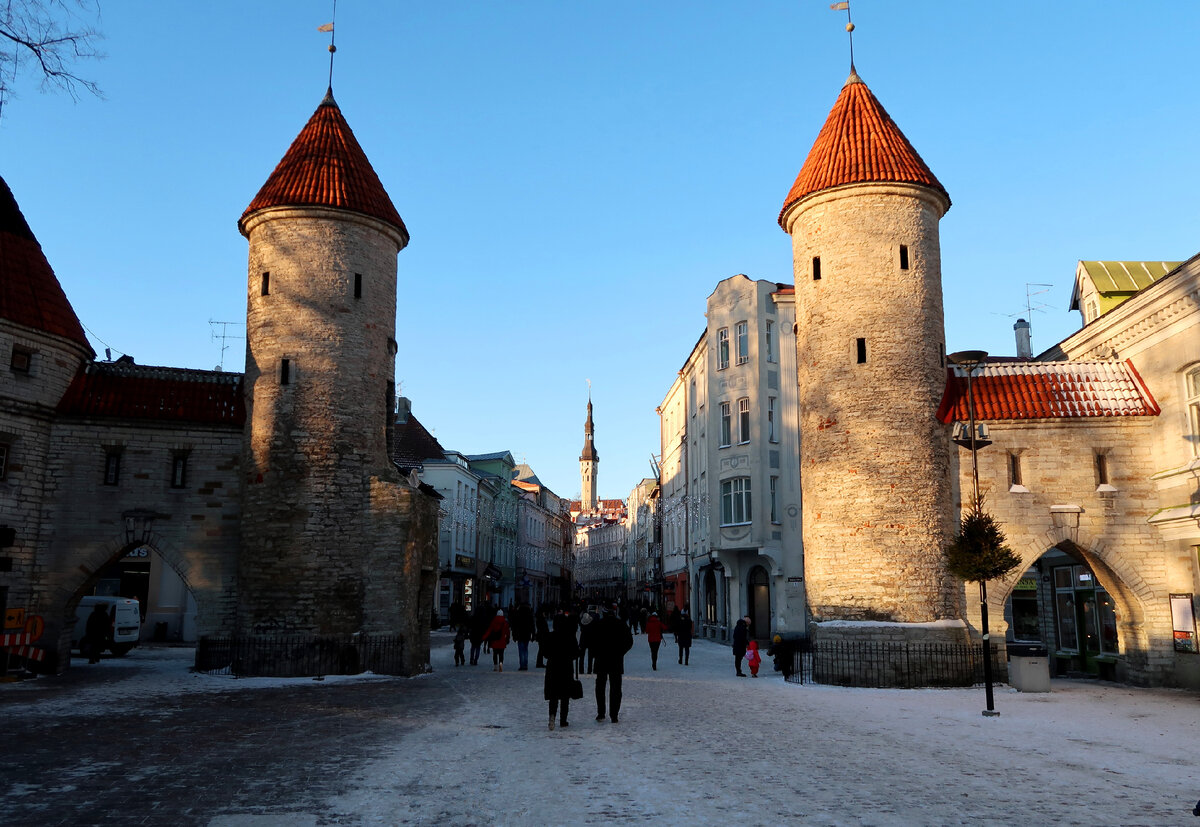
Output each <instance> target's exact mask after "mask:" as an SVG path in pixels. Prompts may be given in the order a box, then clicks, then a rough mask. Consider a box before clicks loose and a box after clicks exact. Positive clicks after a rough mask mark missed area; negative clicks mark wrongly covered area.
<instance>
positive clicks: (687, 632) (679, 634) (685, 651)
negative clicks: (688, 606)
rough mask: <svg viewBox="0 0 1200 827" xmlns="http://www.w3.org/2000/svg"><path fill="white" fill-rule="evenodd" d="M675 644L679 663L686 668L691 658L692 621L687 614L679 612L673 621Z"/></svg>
mask: <svg viewBox="0 0 1200 827" xmlns="http://www.w3.org/2000/svg"><path fill="white" fill-rule="evenodd" d="M675 643H676V645H678V646H679V662H680V663H681V664H683V665H684V666H687V665H688V661H690V660H691V658H692V619H691V618H690V617H688V613H687V612H680V613H679V619H678V620H676V621H675Z"/></svg>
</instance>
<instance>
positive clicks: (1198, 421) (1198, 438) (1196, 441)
mask: <svg viewBox="0 0 1200 827" xmlns="http://www.w3.org/2000/svg"><path fill="white" fill-rule="evenodd" d="M1187 413H1188V439H1189V440H1190V441H1191V443H1192V454H1194V455H1195V456H1198V457H1200V367H1194V368H1192V369H1191V370H1189V371H1188V373H1187Z"/></svg>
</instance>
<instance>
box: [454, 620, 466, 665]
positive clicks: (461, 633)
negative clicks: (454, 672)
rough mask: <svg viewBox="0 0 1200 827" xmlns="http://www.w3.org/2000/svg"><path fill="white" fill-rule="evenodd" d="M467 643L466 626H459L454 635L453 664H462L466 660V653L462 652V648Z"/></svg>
mask: <svg viewBox="0 0 1200 827" xmlns="http://www.w3.org/2000/svg"><path fill="white" fill-rule="evenodd" d="M466 643H467V627H466V626H459V627H458V632H457V633H456V634H455V635H454V665H455V666H462V665H463V664H465V663H466V662H467V657H466V655H464V654H463V649H464V648H465V647H466Z"/></svg>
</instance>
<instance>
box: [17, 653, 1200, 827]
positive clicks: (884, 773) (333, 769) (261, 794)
mask: <svg viewBox="0 0 1200 827" xmlns="http://www.w3.org/2000/svg"><path fill="white" fill-rule="evenodd" d="M536 648H537V647H536V645H532V646H531V647H530V649H531V655H530V663H531V669H530V670H529V671H527V672H519V671H517V668H516V667H517V664H516V654H517V653H516V649H515V647H510V648H509V650H508V653H507V657H506V664H505V665H506V671H505V672H503V673H496V672H493V671H492V668H491V664H490V661H489V662H486V663H485V660H487V659H486V656H485V658H484V659H481V662H480V665H478V666H475V667H470V666H464V667H455V666H453V660H452V655H451V648H450V636H449V635H448V634H445V633H435V634H434V655H433V665H434V670H435V671H434V673H433V674H430V675H425V676H422V677H419V678H415V679H411V680H406V679H396V678H383V677H374V676H363V677H358V678H329V679H327V680H325V681H322V682H316V681H312V680H298V679H292V680H283V679H241V680H235V679H232V678H228V677H216V676H203V675H193V674H190V673H188V671H187V668H188V666H189V665H190V662H191V652H190V650H180V649H139V650H135V651H134V652H133V653H132V654H131V655H130V656H129V657H127V658H125V659H121V660H116V659H113V660H106V661H104V662H102V663H101V664H99V665H97V666H95V667H90V668H89V667H88V666H87V665H79V664H77V665H76V666H75V667H74V668H73V669H72V670H71V671H70V672H69V673H68V675H67V676H64V677H63V678H56V679H39V680H36V681H29V682H26V683H22V684H17V685H12V686H8V687H4V688H0V714H2V715H3V720H4V721H5V730H6V733H7V734H6V739H5V740H6V741H7V742H8V746H6V753H8V758H9V761H10V763H9V768H10V771H9V772H6V773H5V774H4V781H3V782H0V812H3V813H5V818H4V821H5V823H7V824H39V825H40V824H164V825H166V824H172V825H178V824H186V825H193V824H195V825H217V827H235V826H240V825H271V824H288V825H291V827H303V826H304V825H323V824H439V825H441V824H449V825H470V824H478V825H490V824H505V825H556V824H564V825H568V824H609V823H618V824H621V823H636V822H643V821H645V822H650V821H653V822H655V823H662V824H685V825H727V824H764V825H765V824H783V823H794V824H818V825H842V824H846V825H851V824H853V825H858V824H873V825H889V824H914V825H916V824H922V825H923V824H1030V825H1033V824H1079V825H1095V824H1113V825H1117V824H1120V825H1134V824H1145V825H1161V824H1189V823H1194V819H1193V817H1192V814H1191V809H1192V807H1193V806H1195V804H1196V799H1197V798H1200V698H1198V697H1197V696H1196V695H1195V694H1194V693H1187V692H1182V691H1172V690H1161V689H1150V690H1147V689H1134V688H1129V687H1125V686H1120V685H1115V684H1103V683H1093V682H1082V681H1054V683H1053V692H1051V693H1050V694H1048V695H1045V694H1044V695H1037V694H1022V693H1017V692H1014V691H1012V690H1010V689H1009V688H1008V687H1006V686H999V687H997V692H996V707H997V709H998V710H999V711H1000V712H1001V715H1000V717H998V718H984V717H983V716H982V715H981V714H980V712H981V710H982V708H983V703H984V699H983V690H982V689H981V688H976V689H969V690H966V689H964V690H915V691H913V690H863V689H842V688H835V687H824V686H796V685H790V684H784V683H783V681H782V679H781V678H780V677H779V676H778V674H777V673H773V672H771V671H770V662H769V661H767V662H766V663H764V671H763V673H762V676H761V677H759V678H758V679H751V678H738V677H736V676H735V675H734V672H733V662H732V658H731V656H730V654H729V649H728V648H727V647H724V646H719V645H717V644H714V643H709V642H705V641H698V642H697V643H696V644H695V645H694V647H693V649H692V658H691V666H688V667H684V666H680V665H678V664H677V663H676V650H675V648H674V646H673V645H672V644H671V643H670V642H669V641H668V642H664V644H663V651H662V654H661V655H660V658H659V669H658V670H657V671H651V669H650V656H649V651H648V649H647V646H646V642H645V638H644V637H643V636H639V637H636V638H635V639H634V649H633V651H632V652H631V653H630V654H629V656H628V657H627V658H626V677H625V685H624V703H623V705H622V709H621V722H620V723H619V724H612V723H609V722H607V721H605V722H602V723H601V722H597V721H595V720H594V717H595V713H596V709H595V701H594V698H593V695H592V679H591V678H590V677H588V676H584V678H583V680H584V687H585V697H584V699H583V700H582V701H575V702H573V703H572V708H571V716H570V724H571V725H570V727H569V728H567V729H560V728H558V727H556V728H555V729H554V730H553V731H549V730H548V729H547V725H546V721H547V710H546V704H545V702H544V701H543V700H542V672H541V670H537V669H533V668H532V663H533V657H534V655H533V653H535V652H536ZM11 736H16V737H15V738H14V737H11Z"/></svg>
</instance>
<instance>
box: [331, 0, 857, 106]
mask: <svg viewBox="0 0 1200 827" xmlns="http://www.w3.org/2000/svg"><path fill="white" fill-rule="evenodd" d="M336 19H337V0H333V20H330V21H329V22H328V23H326V24H325V25H323V26H317V31H319V32H329V91H330V92H332V91H333V56H334V54H335V53H336V52H337V46H335V45H333V39H334V37H335V35H334V33H333V21H334V20H336ZM851 63H853V60H851Z"/></svg>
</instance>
